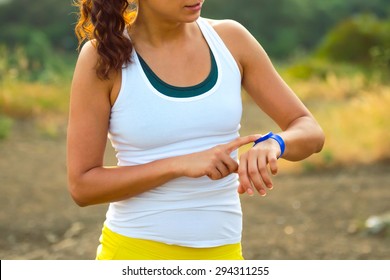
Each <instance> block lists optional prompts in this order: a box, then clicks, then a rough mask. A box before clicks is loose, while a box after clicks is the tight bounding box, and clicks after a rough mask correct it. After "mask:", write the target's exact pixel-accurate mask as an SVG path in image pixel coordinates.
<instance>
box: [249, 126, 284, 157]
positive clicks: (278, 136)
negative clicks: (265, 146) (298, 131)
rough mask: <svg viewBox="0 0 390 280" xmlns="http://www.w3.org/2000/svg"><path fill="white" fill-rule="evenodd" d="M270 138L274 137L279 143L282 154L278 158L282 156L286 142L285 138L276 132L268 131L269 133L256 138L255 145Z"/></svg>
mask: <svg viewBox="0 0 390 280" xmlns="http://www.w3.org/2000/svg"><path fill="white" fill-rule="evenodd" d="M268 139H273V140H274V141H276V142H277V143H278V144H279V148H280V154H279V156H278V158H280V157H282V156H283V154H284V151H285V149H286V144H285V143H284V140H283V138H282V137H281V136H280V135H278V134H274V133H273V132H268V133H267V134H265V135H263V136H261V137H260V138H259V139H257V140H255V142H254V144H253V147H254V146H256V145H257V144H258V143H261V142H264V141H266V140H268Z"/></svg>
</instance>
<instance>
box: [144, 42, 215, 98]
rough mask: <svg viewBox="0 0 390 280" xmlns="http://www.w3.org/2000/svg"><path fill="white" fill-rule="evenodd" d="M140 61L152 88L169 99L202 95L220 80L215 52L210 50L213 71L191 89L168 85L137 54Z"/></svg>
mask: <svg viewBox="0 0 390 280" xmlns="http://www.w3.org/2000/svg"><path fill="white" fill-rule="evenodd" d="M137 56H138V59H139V61H140V63H141V66H142V69H143V71H144V73H145V75H146V77H147V78H148V80H149V82H150V83H151V84H152V86H153V87H154V88H155V89H156V90H157V91H158V92H160V93H161V94H164V95H166V96H169V97H174V98H189V97H195V96H199V95H202V94H204V93H206V92H208V91H209V90H211V89H212V88H213V87H214V86H215V84H216V83H217V80H218V67H217V62H216V61H215V57H214V54H213V52H212V51H211V49H210V57H211V70H210V73H209V75H208V76H207V78H206V79H205V80H204V81H203V82H201V83H199V84H197V85H194V86H190V87H177V86H173V85H170V84H167V83H166V82H164V81H163V80H161V79H160V78H159V77H158V76H157V75H156V74H155V73H154V72H153V70H152V69H150V67H149V65H148V64H147V63H146V62H145V61H144V60H143V58H142V57H141V56H140V55H139V54H138V53H137Z"/></svg>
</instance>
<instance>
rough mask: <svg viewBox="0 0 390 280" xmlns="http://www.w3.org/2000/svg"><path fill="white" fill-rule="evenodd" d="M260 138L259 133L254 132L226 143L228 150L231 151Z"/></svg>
mask: <svg viewBox="0 0 390 280" xmlns="http://www.w3.org/2000/svg"><path fill="white" fill-rule="evenodd" d="M258 138H259V135H257V134H254V135H247V136H242V137H238V138H236V139H234V140H233V141H231V142H229V143H227V144H226V151H227V152H229V153H231V152H233V151H234V150H237V149H238V148H240V147H241V146H244V145H246V144H249V143H251V142H254V141H256V139H258Z"/></svg>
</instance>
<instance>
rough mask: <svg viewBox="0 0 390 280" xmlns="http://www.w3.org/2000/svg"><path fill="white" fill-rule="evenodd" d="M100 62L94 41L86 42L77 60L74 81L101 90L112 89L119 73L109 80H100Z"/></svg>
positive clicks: (111, 76)
mask: <svg viewBox="0 0 390 280" xmlns="http://www.w3.org/2000/svg"><path fill="white" fill-rule="evenodd" d="M98 61H99V53H98V51H97V49H96V45H95V43H94V41H88V42H86V43H85V44H84V45H83V46H82V48H81V50H80V53H79V57H78V59H77V64H76V69H75V73H74V79H75V80H78V81H81V82H83V83H89V84H91V85H94V86H99V87H100V88H105V89H106V90H107V89H111V88H112V87H113V83H114V81H115V80H116V79H117V76H118V75H117V73H114V72H112V73H110V75H109V79H106V80H102V79H100V78H98V76H97V73H96V66H97V63H98Z"/></svg>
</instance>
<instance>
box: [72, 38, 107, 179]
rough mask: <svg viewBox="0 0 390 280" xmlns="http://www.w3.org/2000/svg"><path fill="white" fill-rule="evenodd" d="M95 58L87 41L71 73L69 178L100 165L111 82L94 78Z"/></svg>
mask: <svg viewBox="0 0 390 280" xmlns="http://www.w3.org/2000/svg"><path fill="white" fill-rule="evenodd" d="M97 57H98V56H97V52H96V49H95V47H94V46H93V45H92V43H91V42H88V43H86V44H85V45H84V46H83V48H82V50H81V52H80V55H79V58H78V61H77V64H76V67H75V72H74V76H73V82H72V88H71V97H70V110H69V123H68V136H67V138H68V139H67V163H68V176H69V179H70V180H71V181H72V180H73V179H75V178H77V176H80V175H82V174H83V173H85V172H86V171H88V170H90V169H92V168H94V167H98V166H102V164H103V157H104V150H105V145H106V141H107V131H108V125H109V116H110V109H111V106H110V89H111V87H112V82H111V81H110V80H104V81H103V80H100V79H99V78H98V77H97V75H96V71H95V65H96V61H97Z"/></svg>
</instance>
